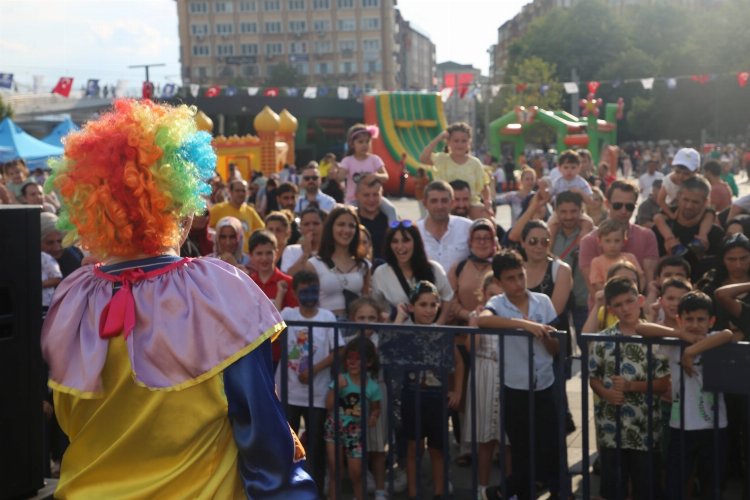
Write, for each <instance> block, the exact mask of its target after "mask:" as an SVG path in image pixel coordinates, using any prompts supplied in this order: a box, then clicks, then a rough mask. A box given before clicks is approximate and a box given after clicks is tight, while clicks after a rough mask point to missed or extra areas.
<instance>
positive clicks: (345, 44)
mask: <svg viewBox="0 0 750 500" xmlns="http://www.w3.org/2000/svg"><path fill="white" fill-rule="evenodd" d="M356 47H357V42H355V41H354V40H339V52H354V49H355V48H356Z"/></svg>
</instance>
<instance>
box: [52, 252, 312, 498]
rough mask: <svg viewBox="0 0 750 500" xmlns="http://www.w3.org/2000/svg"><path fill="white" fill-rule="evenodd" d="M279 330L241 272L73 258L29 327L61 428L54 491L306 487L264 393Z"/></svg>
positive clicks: (240, 493)
mask: <svg viewBox="0 0 750 500" xmlns="http://www.w3.org/2000/svg"><path fill="white" fill-rule="evenodd" d="M283 328H284V324H283V321H282V320H281V318H280V316H279V314H278V312H277V311H276V309H275V308H274V307H273V304H271V302H270V301H269V300H268V299H267V298H266V297H265V295H264V294H263V293H262V292H261V291H260V290H259V289H258V288H257V286H256V285H255V284H254V283H253V282H252V280H250V278H249V277H248V276H247V275H245V274H244V273H241V272H239V271H237V269H236V268H234V267H232V266H230V265H228V264H225V263H223V262H221V261H218V260H216V259H199V260H189V259H180V258H179V257H174V256H160V257H153V258H148V259H143V260H140V261H130V262H124V263H120V264H114V265H110V266H107V267H92V266H87V267H83V268H81V269H79V270H78V271H76V272H75V273H74V274H72V275H71V276H69V277H68V279H66V280H65V281H64V282H63V283H62V284H61V285H60V286H59V287H58V289H57V291H56V294H55V297H54V298H53V302H52V305H51V307H50V309H49V313H48V315H47V319H46V321H45V325H44V329H43V332H42V350H43V354H44V357H45V359H46V360H47V362H48V364H49V366H50V380H49V385H50V386H51V387H52V389H53V391H54V399H55V409H56V414H57V418H58V420H59V422H60V425H61V427H62V429H63V430H64V431H65V433H66V434H67V435H68V437H69V438H70V446H69V447H68V449H67V451H66V453H65V455H64V457H63V463H62V469H61V477H60V482H59V484H58V488H57V491H56V492H55V496H56V497H57V498H75V499H79V498H80V499H105V498H106V499H117V498H178V499H183V498H217V499H234V498H258V499H261V498H269V499H270V498H273V499H309V498H316V496H317V493H316V491H317V490H316V488H315V485H314V483H313V481H312V479H311V478H310V477H309V475H307V473H306V472H304V470H303V465H304V454H303V453H302V451H301V447H300V446H299V443H298V441H297V440H296V436H294V433H293V432H292V431H291V429H290V428H289V426H288V424H287V422H286V418H285V417H284V412H283V409H282V406H281V403H280V402H279V400H278V398H277V397H276V394H275V391H274V385H273V374H272V371H271V347H270V342H269V339H272V338H274V337H275V336H276V335H278V334H279V333H280V332H281V330H282V329H283Z"/></svg>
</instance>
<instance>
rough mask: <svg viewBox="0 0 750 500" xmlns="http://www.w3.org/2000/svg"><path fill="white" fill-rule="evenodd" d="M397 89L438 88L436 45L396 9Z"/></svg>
mask: <svg viewBox="0 0 750 500" xmlns="http://www.w3.org/2000/svg"><path fill="white" fill-rule="evenodd" d="M396 26H397V34H396V41H397V43H398V46H399V49H400V50H399V52H398V55H397V61H398V71H397V73H396V84H397V88H399V89H401V90H423V89H432V88H434V87H436V86H437V79H436V77H435V44H434V43H432V41H431V40H430V37H429V36H427V35H426V34H425V33H424V32H423V31H422V30H420V29H419V28H417V27H416V26H415V25H414V23H411V22H409V21H407V20H406V19H404V17H403V16H402V15H401V12H400V11H399V10H398V9H396Z"/></svg>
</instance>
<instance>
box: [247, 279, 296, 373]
mask: <svg viewBox="0 0 750 500" xmlns="http://www.w3.org/2000/svg"><path fill="white" fill-rule="evenodd" d="M250 278H251V279H252V280H253V281H254V282H255V284H256V285H258V288H260V289H261V290H262V291H263V293H265V294H266V297H268V298H269V299H271V301H274V300H276V292H277V291H278V285H277V284H278V282H279V281H286V284H287V289H286V294H284V300H283V301H282V302H281V308H282V309H283V308H285V307H297V306H298V305H299V302H297V297H296V296H295V295H294V292H293V291H292V277H291V276H289V275H288V274H284V273H282V272H281V271H279V269H278V268H277V267H274V268H273V274H272V275H271V277H270V278H268V281H266V282H265V283H263V282H262V281H261V280H260V275H259V274H258V272H257V271H255V272H253V273H252V274H250ZM272 352H273V361H274V363H276V362H278V361H279V359H281V344H280V343H279V341H278V339H276V341H274V343H273V344H272Z"/></svg>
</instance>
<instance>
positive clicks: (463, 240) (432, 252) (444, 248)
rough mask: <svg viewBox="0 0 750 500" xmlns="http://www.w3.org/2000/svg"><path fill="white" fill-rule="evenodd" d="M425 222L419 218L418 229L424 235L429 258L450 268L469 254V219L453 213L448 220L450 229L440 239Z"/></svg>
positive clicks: (423, 238) (444, 267)
mask: <svg viewBox="0 0 750 500" xmlns="http://www.w3.org/2000/svg"><path fill="white" fill-rule="evenodd" d="M424 223H425V220H424V219H420V220H418V221H417V229H419V233H420V234H421V235H422V240H423V241H424V249H425V252H426V253H427V258H428V259H430V260H434V261H436V262H437V263H439V264H440V265H441V266H443V269H450V268H451V267H453V264H455V263H456V262H461V261H462V260H464V259H465V258H466V257H468V256H469V229H471V221H470V220H469V219H467V218H465V217H459V216H456V215H451V216H450V220H449V221H448V231H446V233H445V234H444V235H443V237H442V238H441V239H440V241H438V240H436V239H435V237H434V236H433V235H432V234H431V233H430V232H429V231H427V230H426V229H425V227H424Z"/></svg>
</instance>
